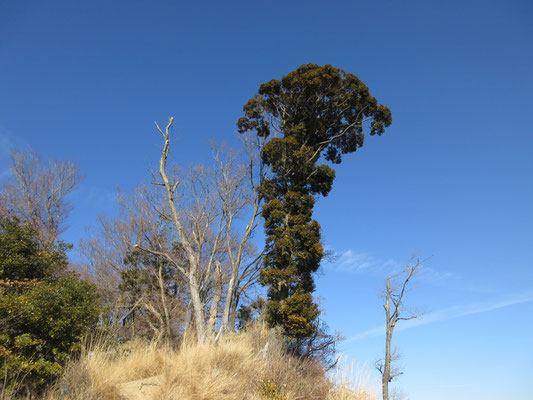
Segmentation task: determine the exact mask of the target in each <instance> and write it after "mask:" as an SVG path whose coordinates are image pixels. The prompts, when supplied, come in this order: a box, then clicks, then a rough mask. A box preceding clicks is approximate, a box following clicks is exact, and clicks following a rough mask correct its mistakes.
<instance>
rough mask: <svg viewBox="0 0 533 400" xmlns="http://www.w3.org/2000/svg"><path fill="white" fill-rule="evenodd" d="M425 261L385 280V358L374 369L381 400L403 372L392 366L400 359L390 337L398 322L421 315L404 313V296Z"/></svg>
mask: <svg viewBox="0 0 533 400" xmlns="http://www.w3.org/2000/svg"><path fill="white" fill-rule="evenodd" d="M424 261H426V260H422V261H420V260H419V259H416V261H415V260H412V261H411V262H409V263H408V264H407V265H406V266H405V267H404V268H403V270H402V271H400V272H398V273H397V274H394V275H391V276H389V277H388V278H387V279H386V280H385V293H384V295H383V298H384V303H383V308H384V309H385V317H386V318H385V323H386V336H385V358H383V359H381V360H378V361H377V362H376V368H377V370H378V371H379V372H380V374H381V383H382V385H381V387H382V393H383V400H389V383H390V382H391V381H392V380H393V379H394V378H396V377H397V376H399V375H402V374H403V372H402V371H400V369H399V368H397V367H395V366H394V365H393V362H394V361H397V360H398V359H399V358H400V354H399V353H398V352H397V351H396V350H395V351H392V350H391V341H392V335H393V333H394V328H395V327H396V324H397V323H398V321H402V320H403V321H407V320H410V319H415V318H420V317H421V316H422V314H421V313H404V304H403V300H404V295H405V293H406V290H407V285H408V284H409V282H410V281H411V280H412V278H413V277H414V276H415V275H416V274H417V272H418V270H419V267H420V265H422V263H423V262H424Z"/></svg>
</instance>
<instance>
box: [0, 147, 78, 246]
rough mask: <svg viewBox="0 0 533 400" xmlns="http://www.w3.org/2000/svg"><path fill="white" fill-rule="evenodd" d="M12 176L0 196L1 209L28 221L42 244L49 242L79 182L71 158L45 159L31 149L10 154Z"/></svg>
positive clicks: (61, 227)
mask: <svg viewBox="0 0 533 400" xmlns="http://www.w3.org/2000/svg"><path fill="white" fill-rule="evenodd" d="M10 158H11V166H10V170H11V173H12V177H11V179H10V180H8V181H7V182H6V183H5V184H4V185H3V188H2V189H3V190H2V193H1V195H0V204H1V208H2V209H3V210H2V212H4V213H9V214H11V215H14V216H17V217H19V218H20V219H22V220H24V221H28V222H30V223H31V224H32V225H33V227H34V228H35V229H36V230H37V231H38V233H39V240H40V242H41V244H42V245H43V246H49V245H52V244H53V243H54V242H55V241H56V240H57V238H58V236H59V234H61V232H62V231H63V230H64V228H65V225H64V223H65V220H66V218H67V217H68V215H69V213H70V211H71V210H72V206H71V204H70V203H69V202H68V201H67V200H66V196H67V195H68V194H69V193H71V192H72V190H74V188H75V187H76V186H77V185H78V184H79V183H80V181H81V176H80V174H79V172H78V168H77V167H76V165H75V164H74V163H73V162H71V161H57V160H49V161H48V162H44V161H43V160H42V159H41V158H40V156H39V155H38V154H37V153H35V152H34V151H32V150H29V151H25V152H19V151H13V152H11V153H10Z"/></svg>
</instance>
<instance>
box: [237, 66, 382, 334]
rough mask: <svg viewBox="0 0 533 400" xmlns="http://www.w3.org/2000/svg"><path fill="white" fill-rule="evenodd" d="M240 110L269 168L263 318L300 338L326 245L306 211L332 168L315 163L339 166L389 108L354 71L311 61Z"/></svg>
mask: <svg viewBox="0 0 533 400" xmlns="http://www.w3.org/2000/svg"><path fill="white" fill-rule="evenodd" d="M243 111H244V116H243V117H241V118H240V119H239V120H238V122H237V127H238V130H239V132H240V133H245V132H252V133H255V134H256V135H257V136H258V137H261V138H263V139H264V145H263V148H262V153H261V157H262V161H263V163H264V164H265V165H266V166H268V167H269V168H270V171H271V174H270V176H268V177H267V178H266V179H264V180H263V182H262V184H261V187H260V194H261V196H262V198H263V200H264V206H263V209H262V215H263V217H264V219H265V232H266V236H267V237H266V251H265V258H264V268H263V270H262V271H261V276H260V280H261V283H262V284H263V285H265V286H268V288H269V289H268V299H269V302H268V304H267V321H268V322H269V323H270V324H271V325H281V326H283V328H284V330H285V333H286V334H287V336H288V337H289V338H292V339H294V340H296V341H298V340H301V339H304V338H306V337H309V336H311V335H312V334H313V333H314V332H315V331H316V329H317V324H316V323H315V321H316V319H317V317H318V315H319V310H318V307H317V305H316V304H315V303H314V301H313V299H312V295H311V293H312V292H313V291H314V289H315V285H314V280H313V276H312V274H313V273H314V272H316V271H317V269H318V268H319V266H320V262H321V260H322V257H323V256H324V249H323V246H322V244H321V235H320V225H319V223H318V222H317V221H315V220H313V219H312V214H313V207H314V203H315V196H317V195H322V196H327V195H328V193H329V192H330V190H331V188H332V184H333V180H334V178H335V171H334V170H333V168H331V167H330V166H328V165H326V164H320V163H319V161H320V160H321V159H322V158H324V159H325V160H326V161H329V162H331V163H333V164H339V163H340V162H341V160H342V155H344V154H348V153H352V152H354V151H356V150H357V149H358V148H360V147H361V146H362V145H363V142H364V138H365V131H367V132H369V133H370V135H381V134H383V132H384V131H385V128H386V127H388V126H389V125H390V124H391V122H392V117H391V112H390V110H389V109H388V108H387V107H385V106H383V105H381V104H379V103H378V101H377V100H376V99H375V98H374V97H372V96H371V95H370V91H369V89H368V88H367V87H366V85H365V84H364V83H363V82H362V81H361V80H360V79H359V78H357V77H356V76H355V75H353V74H350V73H346V72H344V71H342V70H340V69H338V68H335V67H332V66H331V65H324V66H319V65H315V64H305V65H302V66H300V67H299V68H297V69H296V70H295V71H293V72H291V73H289V74H288V75H286V76H284V77H283V78H282V79H281V80H276V79H274V80H271V81H269V82H267V83H264V84H262V85H261V86H260V88H259V92H258V94H257V95H256V96H254V97H253V98H252V99H250V100H249V101H248V102H247V103H246V104H245V105H244V107H243Z"/></svg>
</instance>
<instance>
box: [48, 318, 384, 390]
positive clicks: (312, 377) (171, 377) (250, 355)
mask: <svg viewBox="0 0 533 400" xmlns="http://www.w3.org/2000/svg"><path fill="white" fill-rule="evenodd" d="M267 343H268V345H267ZM265 346H267V349H266V351H265ZM336 375H337V379H336V380H337V382H334V383H332V382H331V380H330V379H329V378H327V377H326V375H325V374H324V371H323V369H322V368H321V367H320V366H319V365H317V364H316V363H314V362H311V361H306V360H299V359H297V358H294V357H292V356H290V355H288V354H287V353H285V352H284V350H283V344H282V340H281V338H280V336H279V335H278V334H276V333H275V332H274V331H269V330H266V329H264V328H262V327H254V328H252V329H250V330H249V331H247V332H246V333H242V334H238V335H237V334H236V335H227V336H226V337H224V338H222V339H221V340H220V342H219V343H217V344H216V345H213V344H206V345H196V344H183V345H182V346H181V347H180V348H179V349H173V348H171V347H170V346H165V345H155V344H151V345H150V344H146V343H143V342H133V343H129V344H128V345H125V346H123V347H121V348H118V349H115V350H111V351H104V350H102V349H101V348H100V349H99V348H96V349H94V350H93V351H91V352H89V353H87V354H84V355H83V356H82V357H81V359H80V360H79V361H77V362H75V363H73V364H71V365H70V366H69V367H68V368H67V370H66V373H65V376H64V377H63V379H62V381H61V382H60V383H59V384H58V385H57V387H56V388H55V390H54V391H52V392H51V393H50V394H49V395H48V396H47V400H56V399H63V400H74V399H75V400H93V399H94V400H96V399H98V400H125V399H127V400H136V399H154V400H156V399H157V400H163V399H164V400H174V399H175V400H178V399H179V400H264V399H267V400H304V399H305V400H307V399H309V400H311V399H317V400H318V399H321V400H371V399H375V397H374V396H372V394H371V393H369V392H368V391H365V390H363V389H361V388H360V387H351V389H350V387H349V385H347V384H348V383H350V382H351V380H348V379H345V378H346V377H345V375H346V373H341V372H340V370H339V371H338V372H337V374H336Z"/></svg>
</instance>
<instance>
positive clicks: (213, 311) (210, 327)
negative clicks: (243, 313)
mask: <svg viewBox="0 0 533 400" xmlns="http://www.w3.org/2000/svg"><path fill="white" fill-rule="evenodd" d="M221 299H222V269H221V266H220V262H219V261H216V263H215V288H214V293H213V300H212V301H211V308H210V310H209V322H208V324H207V335H208V337H209V338H212V336H213V335H214V333H215V323H216V320H217V314H218V306H219V304H220V300H221Z"/></svg>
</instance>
